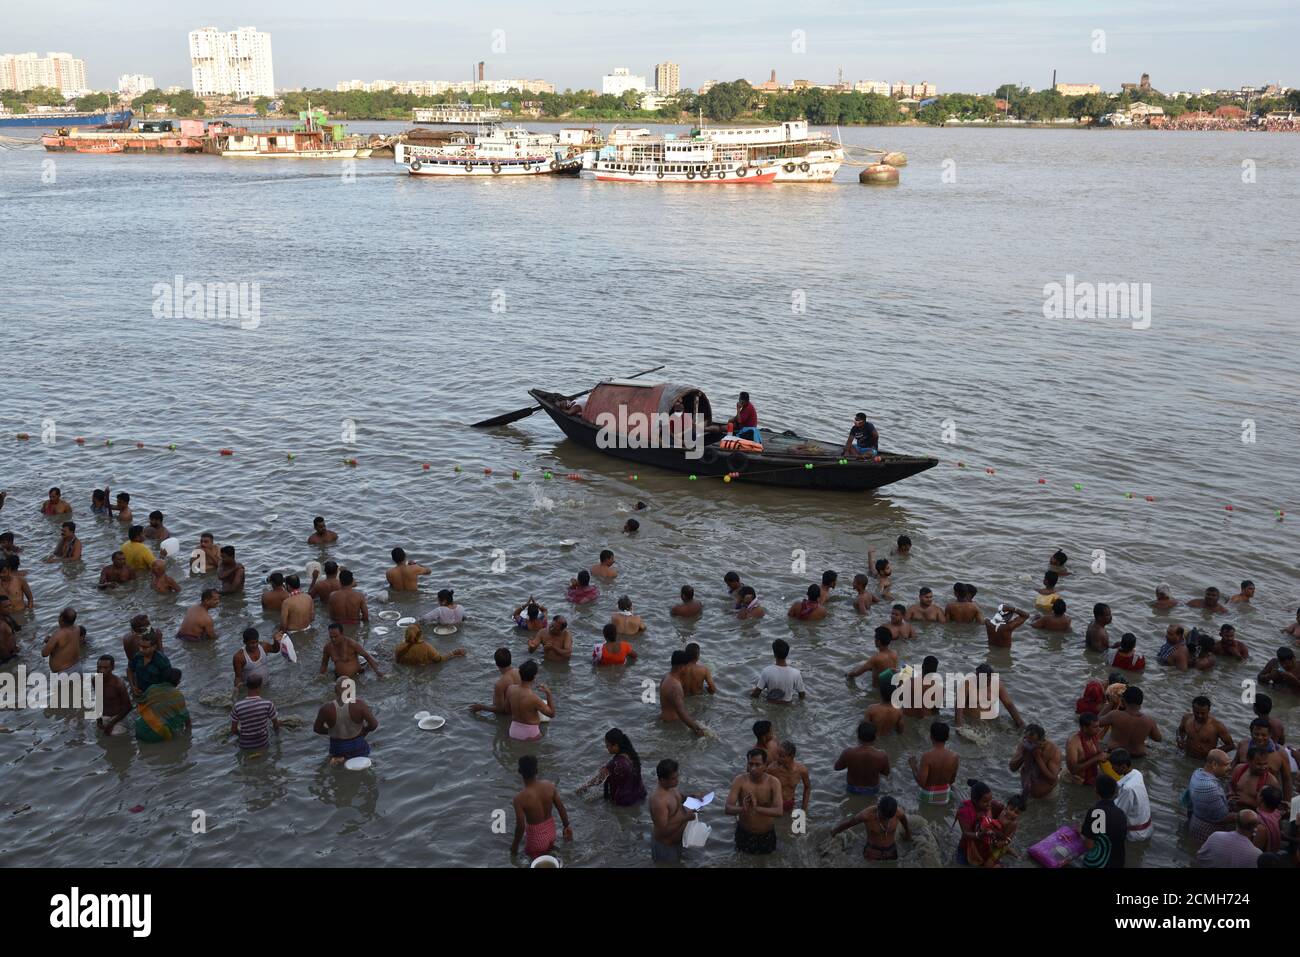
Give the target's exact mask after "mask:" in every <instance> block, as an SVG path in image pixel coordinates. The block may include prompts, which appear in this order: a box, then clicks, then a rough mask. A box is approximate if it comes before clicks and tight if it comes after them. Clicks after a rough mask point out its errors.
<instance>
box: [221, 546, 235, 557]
mask: <svg viewBox="0 0 1300 957" xmlns="http://www.w3.org/2000/svg"><path fill="white" fill-rule="evenodd" d="M221 555H222V557H223V558H234V557H235V546H234V545H222V546H221Z"/></svg>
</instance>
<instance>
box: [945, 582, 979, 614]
mask: <svg viewBox="0 0 1300 957" xmlns="http://www.w3.org/2000/svg"><path fill="white" fill-rule="evenodd" d="M977 590H978V589H976V588H975V586H974V585H968V584H966V583H965V582H957V584H955V585H953V586H952V593H953V595H954V597H955V599H956V600H955V601H950V602H948V604H947V605H946V606H945V607H944V609H943V614H944V617H945V618H946V619H947V620H948V621H956V622H962V623H963V624H966V623H969V622H972V621H979V620H980V619H981V618H982V617H983V616H982V615H981V614H980V606H979V605H977V604H975V593H976V591H977Z"/></svg>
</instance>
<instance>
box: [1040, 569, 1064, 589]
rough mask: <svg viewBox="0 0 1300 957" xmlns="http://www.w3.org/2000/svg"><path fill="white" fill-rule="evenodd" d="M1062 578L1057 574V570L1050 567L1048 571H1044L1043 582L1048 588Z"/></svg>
mask: <svg viewBox="0 0 1300 957" xmlns="http://www.w3.org/2000/svg"><path fill="white" fill-rule="evenodd" d="M1060 580H1061V576H1060V575H1058V574H1056V572H1054V571H1052V570H1051V569H1048V570H1047V571H1046V572H1044V573H1043V584H1044V585H1046V586H1047V587H1048V588H1051V587H1052V586H1053V585H1055V584H1056V583H1057V582H1058V581H1060Z"/></svg>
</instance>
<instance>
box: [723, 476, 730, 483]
mask: <svg viewBox="0 0 1300 957" xmlns="http://www.w3.org/2000/svg"><path fill="white" fill-rule="evenodd" d="M722 481H724V482H730V481H731V476H730V475H724V476H722Z"/></svg>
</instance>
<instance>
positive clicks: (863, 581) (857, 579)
mask: <svg viewBox="0 0 1300 957" xmlns="http://www.w3.org/2000/svg"><path fill="white" fill-rule="evenodd" d="M870 584H871V579H870V578H868V577H867V576H866V575H864V574H862V573H861V572H858V574H856V575H854V576H853V587H854V588H858V587H861V588H866V587H867V586H868V585H870Z"/></svg>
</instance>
